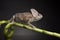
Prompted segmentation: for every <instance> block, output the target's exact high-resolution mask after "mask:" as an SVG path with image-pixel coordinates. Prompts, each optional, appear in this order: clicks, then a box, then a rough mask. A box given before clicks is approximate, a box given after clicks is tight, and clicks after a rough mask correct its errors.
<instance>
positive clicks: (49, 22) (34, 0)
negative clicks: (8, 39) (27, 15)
mask: <svg viewBox="0 0 60 40" xmlns="http://www.w3.org/2000/svg"><path fill="white" fill-rule="evenodd" d="M31 8H35V9H36V10H38V11H39V12H41V13H42V14H43V16H44V17H43V19H42V20H40V21H37V22H34V23H33V24H34V25H36V26H37V27H38V28H41V29H45V30H48V31H52V32H57V33H60V24H59V23H60V14H59V2H58V1H51V0H48V1H47V0H40V1H39V0H0V20H8V19H10V18H11V17H12V16H13V14H15V13H17V12H25V11H29V12H30V9H31ZM3 28H4V26H2V27H1V28H0V29H1V30H0V40H4V36H3ZM12 40H59V38H57V37H54V36H49V35H45V34H41V33H37V32H34V31H31V30H27V29H23V28H17V27H15V33H14V35H13V38H12Z"/></svg>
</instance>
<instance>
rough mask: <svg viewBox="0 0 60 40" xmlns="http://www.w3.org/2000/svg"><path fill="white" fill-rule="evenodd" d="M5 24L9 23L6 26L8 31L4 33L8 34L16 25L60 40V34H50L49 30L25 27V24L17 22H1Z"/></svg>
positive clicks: (0, 22)
mask: <svg viewBox="0 0 60 40" xmlns="http://www.w3.org/2000/svg"><path fill="white" fill-rule="evenodd" d="M3 23H8V24H7V25H6V26H5V29H6V30H5V31H4V32H5V33H6V34H7V32H8V29H9V28H10V27H11V25H16V26H19V27H22V28H26V29H29V30H33V31H36V32H39V33H43V34H47V35H51V36H55V37H58V38H60V33H56V32H50V31H47V30H43V29H39V28H32V27H30V26H29V25H25V24H21V23H17V22H14V23H10V22H8V21H7V20H3V21H0V24H3ZM11 31H12V30H11ZM10 36H12V35H10Z"/></svg>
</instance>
